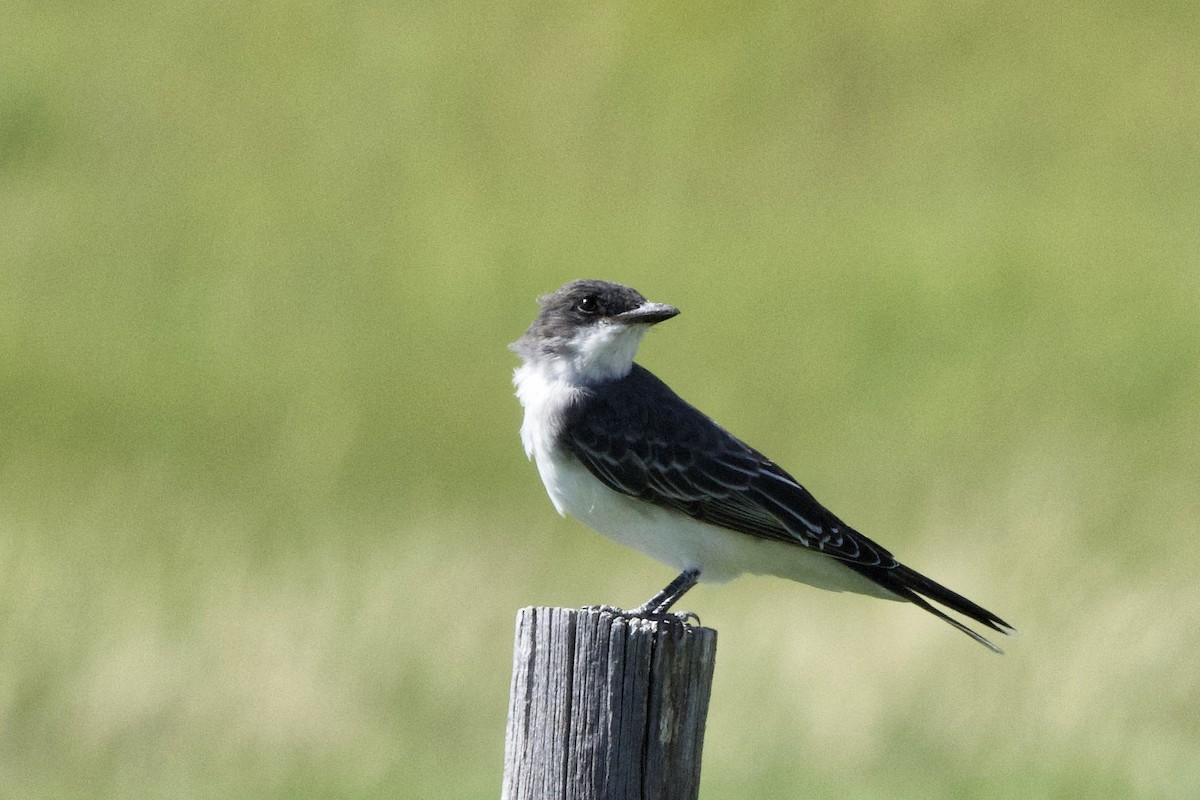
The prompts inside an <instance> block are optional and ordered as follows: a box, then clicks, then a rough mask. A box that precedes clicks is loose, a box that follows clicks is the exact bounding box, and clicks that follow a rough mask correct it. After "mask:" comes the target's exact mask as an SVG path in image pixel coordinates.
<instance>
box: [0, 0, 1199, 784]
mask: <svg viewBox="0 0 1200 800" xmlns="http://www.w3.org/2000/svg"><path fill="white" fill-rule="evenodd" d="M2 16H3V24H2V25H0V419H2V424H0V795H2V796H4V797H21V798H70V797H80V798H83V797H88V798H92V797H122V798H140V797H147V798H149V797H164V798H165V797H171V798H192V797H230V796H245V797H289V798H290V797H295V798H322V797H330V798H332V797H339V798H344V797H360V798H384V797H438V798H468V797H472V798H473V797H488V796H495V795H496V794H497V793H498V791H499V786H500V772H501V761H502V755H503V737H504V719H505V714H506V704H507V691H508V680H509V666H510V658H511V636H512V623H513V617H514V614H515V612H516V610H517V608H519V607H521V606H524V605H534V604H543V605H564V606H578V605H583V604H588V603H596V602H610V603H617V604H626V605H631V604H635V603H638V602H640V601H642V600H644V599H645V597H647V596H649V595H650V594H651V593H652V592H653V591H654V590H656V589H658V588H660V587H661V586H662V585H663V584H664V583H665V582H666V581H667V580H668V579H669V578H670V577H672V575H671V573H670V571H669V570H668V569H667V568H665V567H662V566H659V565H657V564H654V563H652V562H650V561H648V560H647V559H645V558H644V557H642V556H639V555H637V554H635V553H633V552H631V551H626V550H623V549H621V548H619V547H618V546H616V545H614V544H610V543H608V542H607V541H605V540H603V539H602V538H600V537H599V536H597V535H595V534H593V533H590V532H588V531H586V530H585V529H584V528H583V527H582V526H580V525H579V524H577V523H575V522H573V521H570V520H562V519H560V518H558V517H557V516H556V515H555V514H554V513H553V510H552V508H551V506H550V504H549V502H548V500H547V499H546V497H545V495H544V492H543V490H542V488H541V485H540V483H539V481H538V478H537V475H536V470H535V469H534V468H533V467H532V466H531V465H530V464H528V463H527V462H526V461H525V458H524V455H523V454H522V452H521V448H520V444H519V441H518V437H517V428H518V426H519V423H520V410H519V408H518V406H517V403H516V401H515V399H513V398H512V396H511V394H512V387H511V385H510V378H511V369H512V368H513V367H514V366H515V364H516V359H515V358H514V356H513V355H512V354H511V353H509V352H508V351H507V350H506V349H505V345H506V344H507V343H508V342H510V341H512V340H514V339H516V338H517V337H518V336H519V335H520V334H521V332H522V331H523V330H524V328H525V327H526V326H527V325H528V323H529V321H530V320H531V319H532V317H533V315H534V313H535V311H536V306H535V303H534V299H535V298H536V297H537V296H538V295H539V294H542V293H544V292H546V291H549V290H552V289H554V288H556V287H557V286H558V285H560V284H562V283H564V282H565V281H567V280H570V279H573V278H576V277H585V276H586V277H600V278H607V279H611V280H617V281H621V282H626V283H629V284H632V285H634V286H635V287H637V288H638V289H640V290H641V291H642V292H643V293H644V294H646V295H647V296H649V297H651V298H652V299H656V300H661V301H664V302H669V303H672V304H675V305H678V306H679V307H680V308H682V309H683V312H684V313H683V315H682V316H681V317H679V318H678V319H677V320H673V321H671V322H670V323H669V324H667V325H664V326H662V327H661V328H659V329H656V330H655V332H654V333H653V335H652V336H651V337H649V339H648V340H647V342H646V343H645V345H644V347H643V350H642V356H641V361H642V363H644V364H645V365H647V366H648V367H650V368H651V369H653V370H655V371H656V372H658V373H659V374H660V375H661V376H662V377H664V378H665V379H666V380H667V381H668V382H669V383H671V384H672V385H673V386H674V387H675V388H676V389H677V390H678V391H679V392H680V393H681V394H683V395H684V396H685V397H687V398H688V399H690V400H691V401H692V402H693V403H695V404H696V405H698V406H699V407H700V408H702V409H704V410H705V411H707V412H708V413H709V414H711V415H712V416H714V417H716V418H717V419H719V420H721V421H722V422H723V423H724V424H725V425H726V426H727V427H729V428H731V429H732V430H733V431H734V432H735V433H737V434H739V435H741V436H742V437H743V438H745V439H747V440H748V441H749V442H750V443H752V444H754V445H756V446H757V447H759V448H761V449H764V450H766V451H767V452H769V453H770V454H771V455H772V456H773V457H774V458H775V459H776V460H778V461H780V462H781V463H783V464H784V465H785V466H787V467H789V468H790V469H791V470H792V471H793V472H795V473H796V474H797V476H798V477H800V478H801V479H802V480H803V481H804V482H805V483H806V484H807V485H808V486H809V488H810V489H811V490H812V491H813V492H814V493H815V494H816V495H817V496H818V497H819V498H821V499H822V500H823V501H824V502H826V503H827V504H828V505H830V506H831V507H832V508H833V509H834V510H835V511H837V512H838V513H839V514H840V515H841V516H843V517H844V518H845V519H847V521H849V522H850V523H851V524H854V525H855V526H856V527H859V528H860V529H862V530H863V531H864V532H866V533H868V534H869V535H871V536H873V537H875V538H877V539H878V540H880V541H881V542H883V543H884V544H886V545H887V546H889V547H890V548H891V549H893V550H895V551H896V552H897V553H898V554H899V555H900V556H901V557H902V558H903V559H904V560H905V561H907V562H908V563H910V564H911V565H913V566H914V567H916V568H918V569H921V570H923V571H926V572H928V573H929V574H931V575H932V576H933V577H935V578H937V579H939V580H942V581H944V582H946V583H947V584H949V585H950V586H952V587H954V588H957V589H959V590H961V591H963V592H964V593H966V594H967V595H969V596H970V597H972V598H973V599H976V600H978V601H979V602H980V603H982V604H983V605H985V606H987V607H988V608H991V609H993V610H995V611H996V612H997V613H999V614H1000V615H1001V616H1003V617H1005V618H1006V619H1008V620H1010V621H1011V622H1013V623H1014V624H1015V625H1017V627H1018V628H1020V629H1021V631H1022V633H1021V636H1020V637H1019V638H1017V639H1014V640H1009V641H1007V642H1005V643H1004V644H1005V645H1006V647H1007V649H1008V655H1007V656H1005V657H1004V658H996V657H993V656H991V655H990V654H989V653H987V652H986V651H985V650H984V649H983V648H980V647H978V646H977V645H975V644H972V643H971V642H970V641H969V640H967V639H966V638H965V637H963V636H961V635H959V634H957V633H955V632H954V631H952V630H951V629H950V628H949V627H947V626H945V625H943V624H942V623H940V622H938V621H936V620H934V619H933V618H931V617H928V616H927V615H924V614H923V613H922V612H920V611H918V610H916V609H913V608H909V607H904V606H901V605H898V604H888V603H880V602H878V601H873V600H869V599H865V598H858V597H849V596H839V595H831V594H826V593H821V592H818V591H815V590H812V589H808V588H805V587H802V586H798V585H794V584H788V583H785V582H782V581H778V580H771V579H764V578H745V579H742V580H741V581H738V582H735V583H733V584H730V585H728V586H724V587H719V588H706V587H701V588H700V589H697V590H696V591H695V592H694V593H693V594H691V595H689V597H688V607H689V608H691V609H694V610H695V611H697V612H699V613H700V614H701V615H702V616H703V618H704V621H705V623H706V624H708V625H710V626H713V627H716V628H718V629H719V630H720V632H721V649H720V653H719V659H718V665H717V675H716V682H715V687H714V697H713V703H712V710H711V714H710V718H709V728H708V739H707V744H706V748H705V764H704V786H703V796H704V797H707V798H742V797H759V796H765V797H783V796H787V797H793V796H794V797H809V796H811V797H817V796H836V797H843V798H885V797H886V798H889V799H894V798H929V797H954V798H964V797H967V798H984V797H989V798H990V797H996V798H999V797H1033V798H1038V797H1046V798H1050V797H1055V798H1060V797H1085V796H1088V797H1105V798H1125V797H1129V798H1163V797H1179V798H1184V797H1187V798H1192V797H1196V796H1197V795H1198V794H1200V759H1197V757H1196V754H1197V752H1200V670H1197V669H1196V654H1197V652H1200V590H1198V589H1197V587H1196V578H1195V576H1196V574H1197V571H1198V569H1200V558H1198V557H1197V555H1196V551H1195V547H1194V542H1195V535H1196V528H1197V519H1198V518H1200V502H1198V501H1197V486H1198V484H1200V414H1197V401H1198V400H1200V213H1198V212H1200V49H1198V48H1197V45H1196V43H1197V41H1200V16H1197V14H1196V11H1195V8H1194V6H1192V5H1191V4H1189V3H1145V2H1136V3H1134V2H1126V3H1121V2H1115V3H1101V4H1092V5H1087V4H1074V3H1055V2H1051V3H1015V4H1001V5H999V6H997V5H994V4H993V5H989V4H982V3H892V2H876V3H831V4H816V3H795V4H783V3H774V4H772V3H742V4H730V5H728V6H725V7H722V6H717V5H712V4H695V3H633V2H618V3H604V4H597V5H595V6H590V7H589V6H565V7H561V6H557V5H553V4H539V3H513V2H504V1H503V0H502V1H501V2H495V3H463V4H459V3H359V2H348V3H346V2H339V3H334V2H320V0H316V1H314V2H308V3H285V2H272V1H270V0H268V2H264V3H256V4H249V3H245V4H243V3H222V2H213V3H190V2H168V3H150V2H137V0H129V1H128V2H122V0H117V2H113V3H104V4H100V3H92V4H72V3H54V2H50V3H47V2H23V1H22V0H10V1H9V2H8V3H6V4H5V9H4V11H3V14H2ZM715 376H720V379H719V380H717V379H714V377H715Z"/></svg>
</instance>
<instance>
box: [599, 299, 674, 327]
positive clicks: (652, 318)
mask: <svg viewBox="0 0 1200 800" xmlns="http://www.w3.org/2000/svg"><path fill="white" fill-rule="evenodd" d="M678 313H679V309H678V308H676V307H675V306H669V305H667V304H665V303H650V302H646V303H642V304H641V305H640V306H638V307H637V308H633V309H630V310H629V311H626V312H624V313H621V314H616V315H614V316H613V319H614V320H616V321H617V322H627V323H635V324H642V325H653V324H654V323H656V322H662V321H663V320H668V319H670V318H671V317H673V316H675V315H676V314H678Z"/></svg>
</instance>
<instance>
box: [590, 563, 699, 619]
mask: <svg viewBox="0 0 1200 800" xmlns="http://www.w3.org/2000/svg"><path fill="white" fill-rule="evenodd" d="M699 580H700V570H698V569H689V570H684V571H683V572H681V573H680V574H679V576H678V577H676V578H675V580H673V581H671V582H670V583H669V584H667V586H666V588H665V589H663V590H662V591H661V592H659V593H658V594H656V595H654V597H651V598H650V599H649V600H647V601H646V602H644V603H642V604H641V605H640V606H638V607H637V608H633V609H629V610H626V609H623V608H616V607H615V606H608V605H601V606H585V607H584V608H585V609H586V610H588V611H605V612H608V613H609V614H612V615H613V616H615V617H625V618H626V619H639V618H640V619H654V620H674V621H675V622H679V623H682V624H685V625H686V624H687V623H688V622H694V623H695V624H696V625H699V624H700V617H699V616H697V615H696V613H695V612H693V611H684V612H681V613H676V614H673V613H670V608H671V606H673V605H675V602H676V601H677V600H679V598H681V597H683V596H684V594H686V593H687V590H688V589H691V588H692V587H693V586H695V585H696V582H697V581H699Z"/></svg>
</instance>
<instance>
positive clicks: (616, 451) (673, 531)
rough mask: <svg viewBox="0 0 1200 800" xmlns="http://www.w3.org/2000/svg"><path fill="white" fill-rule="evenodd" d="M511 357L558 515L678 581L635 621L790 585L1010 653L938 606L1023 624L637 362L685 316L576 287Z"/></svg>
mask: <svg viewBox="0 0 1200 800" xmlns="http://www.w3.org/2000/svg"><path fill="white" fill-rule="evenodd" d="M539 303H540V305H541V311H540V312H539V313H538V315H537V318H536V319H535V320H534V321H533V324H532V325H530V326H529V330H528V331H526V332H525V335H524V336H522V337H521V338H520V339H519V340H518V341H516V342H514V343H513V344H512V345H511V347H512V349H513V350H514V351H516V353H517V354H518V355H520V357H521V358H522V360H523V361H524V364H522V365H521V366H520V367H518V368H517V370H516V372H515V373H514V375H513V383H514V384H515V385H516V387H517V398H518V399H519V400H520V401H521V405H522V406H524V408H525V420H524V422H523V423H522V425H521V441H522V442H523V443H524V445H525V453H526V454H527V455H528V456H529V457H530V458H531V459H533V460H534V461H535V462H536V463H537V468H538V472H539V473H540V474H541V476H542V483H543V484H545V486H546V492H547V493H548V494H549V495H550V501H551V502H552V503H554V507H555V508H556V509H557V510H558V513H559V514H562V515H564V516H565V515H567V514H570V515H571V516H573V517H575V518H576V519H578V520H579V521H581V522H583V523H585V524H587V525H589V526H590V527H592V528H594V529H596V530H597V531H599V532H600V533H602V534H604V535H605V536H608V537H609V538H611V539H613V540H615V541H617V542H620V543H622V544H626V545H629V546H630V547H633V548H635V549H637V550H641V551H642V552H643V553H645V554H646V555H649V556H650V557H652V558H655V559H657V560H659V561H661V562H663V563H665V564H667V565H669V566H672V567H674V568H675V569H677V570H680V574H679V577H677V578H676V579H675V580H673V581H671V583H670V584H669V585H668V586H667V587H666V588H665V589H663V590H662V591H661V592H659V593H658V594H656V595H655V596H654V597H652V598H650V599H649V600H648V601H646V603H644V604H643V605H642V606H640V607H639V608H637V609H634V610H632V611H630V612H626V613H628V614H629V615H631V616H651V617H661V616H665V615H666V614H667V612H668V610H669V609H670V608H671V606H672V605H674V603H675V602H676V601H677V600H678V599H679V598H680V597H682V596H683V594H684V593H685V592H687V591H688V590H689V589H691V588H692V587H693V586H695V585H696V583H697V582H698V581H700V580H704V581H706V582H707V581H712V582H721V581H727V580H729V579H731V578H734V577H736V576H737V575H740V574H741V573H743V572H750V573H755V574H760V575H762V574H766V575H778V576H780V577H783V578H790V579H792V580H795V581H801V582H803V583H808V584H811V585H813V586H817V587H820V588H822V589H829V590H832V591H835V592H842V591H847V592H859V593H861V594H867V595H872V596H874V597H882V598H886V599H889V600H906V601H908V602H910V603H915V604H916V605H918V606H920V607H921V608H923V609H925V610H926V611H928V612H930V613H931V614H935V615H936V616H938V617H940V618H941V619H943V620H945V621H946V622H948V623H950V624H951V625H953V626H954V627H956V628H958V629H959V630H960V631H962V632H963V633H965V634H967V635H968V636H970V637H971V638H972V639H974V640H975V641H977V642H979V643H980V644H982V645H984V646H985V647H988V648H990V649H991V650H994V651H996V652H997V653H999V652H1001V650H1000V648H998V647H996V645H994V644H992V643H991V642H990V641H988V640H987V639H985V638H984V637H983V636H981V635H979V634H978V633H976V632H975V631H973V630H971V629H970V628H968V627H967V626H966V625H964V624H962V623H961V622H959V621H958V620H956V619H954V618H953V617H951V616H949V615H948V614H946V613H944V612H943V611H942V610H941V609H939V608H936V607H934V606H933V605H931V604H930V602H929V601H930V600H932V601H935V602H937V603H938V604H940V605H942V606H945V607H946V608H948V609H950V610H952V611H956V612H958V613H959V614H962V615H964V616H966V617H969V618H970V619H972V620H975V621H976V622H978V623H981V624H983V625H985V626H987V627H988V628H990V629H992V630H994V631H997V632H999V633H1010V632H1011V631H1012V630H1013V629H1012V626H1011V625H1009V624H1008V623H1006V622H1005V621H1004V620H1002V619H1000V618H999V617H997V616H996V615H995V614H993V613H991V612H990V611H987V610H986V609H984V608H982V607H980V606H978V605H976V604H975V603H972V602H971V601H970V600H968V599H966V598H965V597H963V596H962V595H960V594H957V593H955V592H952V591H950V590H949V589H947V588H946V587H944V586H942V585H940V584H938V583H935V582H934V581H931V580H930V579H929V578H926V577H925V576H924V575H921V574H920V573H918V572H915V571H913V570H911V569H909V568H908V567H906V566H904V565H903V564H901V563H900V562H898V561H896V559H895V558H893V557H892V554H891V553H889V552H888V551H887V550H886V549H884V548H883V547H881V546H879V545H878V544H876V543H875V542H873V541H871V540H870V539H868V538H867V537H866V536H863V535H862V534H861V533H859V532H858V531H856V530H854V529H853V528H851V527H850V526H849V525H847V524H846V523H844V522H842V521H841V520H840V519H838V518H837V517H836V516H834V515H833V513H832V512H830V511H829V510H828V509H826V508H825V507H824V506H822V505H821V504H820V503H818V502H817V501H816V499H815V498H814V497H813V496H812V495H811V494H809V493H808V490H806V489H805V488H804V487H803V486H801V485H800V483H799V482H798V481H796V479H795V478H793V477H792V476H791V475H789V474H788V473H787V472H786V471H784V469H783V468H782V467H780V466H779V465H778V464H776V463H775V462H773V461H771V460H770V459H769V458H767V457H766V456H764V455H763V454H762V453H760V452H758V451H757V450H755V449H754V448H752V447H750V446H749V445H747V444H745V443H743V442H742V441H741V440H739V439H738V438H736V437H735V436H733V434H731V433H729V432H728V431H726V430H725V429H724V428H722V427H721V426H719V425H717V424H716V423H715V422H713V421H712V420H711V419H709V418H708V417H706V416H705V415H704V414H702V413H700V412H699V411H697V410H696V409H695V408H693V407H692V406H691V405H689V404H688V403H687V402H685V401H684V400H683V399H682V398H680V397H679V395H677V394H675V392H673V391H671V389H670V388H668V387H667V385H666V384H665V383H663V382H662V381H660V380H659V379H658V378H656V377H655V376H654V375H652V374H651V373H650V372H649V371H647V370H646V369H643V368H642V367H641V366H639V365H637V364H635V363H633V357H634V355H635V354H636V352H637V348H638V344H640V343H641V341H642V337H643V336H645V335H646V332H647V331H649V330H650V326H651V325H654V324H655V323H658V322H662V321H663V320H667V319H670V318H671V317H674V316H675V315H676V314H678V313H679V309H677V308H674V307H672V306H668V305H664V304H662V303H652V302H650V301H648V300H647V299H646V298H645V297H643V296H642V295H641V294H639V293H638V292H636V291H634V290H633V289H630V288H628V287H626V286H621V285H619V284H615V283H608V282H606V281H596V280H578V281H573V282H572V283H568V284H567V285H566V286H564V287H562V288H561V289H559V290H558V291H557V292H554V293H553V294H548V295H546V296H545V297H542V298H541V299H540V300H539Z"/></svg>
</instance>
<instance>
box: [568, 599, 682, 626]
mask: <svg viewBox="0 0 1200 800" xmlns="http://www.w3.org/2000/svg"><path fill="white" fill-rule="evenodd" d="M583 610H584V611H598V612H601V613H607V614H612V615H613V616H614V617H620V618H622V619H645V620H649V621H651V622H660V623H666V624H668V625H683V626H684V627H689V626H690V627H695V628H699V627H701V623H700V615H699V614H697V613H696V612H695V611H659V610H657V609H652V608H646V607H645V606H642V607H640V608H631V609H626V608H617V607H616V606H610V605H598V606H584V607H583Z"/></svg>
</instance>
